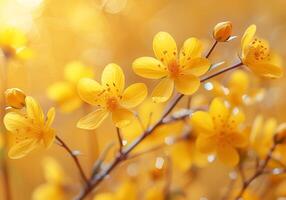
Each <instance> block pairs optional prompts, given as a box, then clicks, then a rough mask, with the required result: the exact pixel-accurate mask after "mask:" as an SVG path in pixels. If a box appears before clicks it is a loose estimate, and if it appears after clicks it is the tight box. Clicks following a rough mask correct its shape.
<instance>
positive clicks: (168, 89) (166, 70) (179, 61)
mask: <svg viewBox="0 0 286 200" xmlns="http://www.w3.org/2000/svg"><path fill="white" fill-rule="evenodd" d="M153 50H154V53H155V56H156V58H153V57H141V58H137V59H136V60H135V61H134V62H133V70H134V72H135V73H136V74H138V75H139V76H142V77H144V78H149V79H161V80H160V82H159V83H158V85H157V86H156V87H155V88H154V90H153V92H152V98H153V101H155V102H165V101H167V100H168V99H169V98H170V97H171V95H172V93H173V90H174V87H175V88H176V89H177V90H178V91H179V92H180V93H182V94H185V95H191V94H193V93H195V92H196V91H197V90H198V88H199V86H200V79H199V78H198V77H199V76H201V75H203V74H205V73H206V72H207V71H208V70H209V68H210V62H209V61H208V60H207V59H206V58H202V43H201V42H200V41H199V40H198V39H197V38H189V39H187V40H186V41H185V42H184V45H183V47H182V49H181V51H180V54H179V55H178V52H177V45H176V42H175V40H174V39H173V37H172V36H171V35H170V34H168V33H166V32H159V33H158V34H157V35H155V37H154V40H153Z"/></svg>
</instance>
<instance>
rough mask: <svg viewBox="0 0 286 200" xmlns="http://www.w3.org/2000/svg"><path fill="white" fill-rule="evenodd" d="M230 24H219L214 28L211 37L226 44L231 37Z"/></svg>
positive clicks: (228, 22)
mask: <svg viewBox="0 0 286 200" xmlns="http://www.w3.org/2000/svg"><path fill="white" fill-rule="evenodd" d="M231 32H232V23H231V22H230V21H227V22H220V23H218V24H217V25H215V27H214V31H213V37H214V39H215V40H216V41H218V42H226V41H227V40H228V39H229V37H230V36H231Z"/></svg>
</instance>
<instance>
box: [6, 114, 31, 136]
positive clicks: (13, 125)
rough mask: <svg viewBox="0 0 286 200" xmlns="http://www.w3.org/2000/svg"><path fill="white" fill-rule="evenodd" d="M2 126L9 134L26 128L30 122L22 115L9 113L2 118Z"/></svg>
mask: <svg viewBox="0 0 286 200" xmlns="http://www.w3.org/2000/svg"><path fill="white" fill-rule="evenodd" d="M3 121H4V125H5V127H6V129H7V130H8V131H10V132H11V133H16V132H17V131H18V130H19V129H23V128H27V127H28V126H29V124H30V122H29V121H28V120H27V118H25V117H24V116H23V115H21V114H19V113H16V112H9V113H7V114H6V115H5V116H4V119H3Z"/></svg>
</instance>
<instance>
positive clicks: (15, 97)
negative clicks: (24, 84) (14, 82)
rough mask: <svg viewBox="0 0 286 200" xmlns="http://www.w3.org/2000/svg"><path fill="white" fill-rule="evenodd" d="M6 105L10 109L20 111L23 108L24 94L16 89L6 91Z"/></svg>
mask: <svg viewBox="0 0 286 200" xmlns="http://www.w3.org/2000/svg"><path fill="white" fill-rule="evenodd" d="M4 95H5V100H6V104H7V105H8V106H10V107H12V108H16V109H21V108H23V107H24V106H25V98H26V95H25V93H24V92H23V91H22V90H20V89H18V88H10V89H7V90H6V91H5V93H4Z"/></svg>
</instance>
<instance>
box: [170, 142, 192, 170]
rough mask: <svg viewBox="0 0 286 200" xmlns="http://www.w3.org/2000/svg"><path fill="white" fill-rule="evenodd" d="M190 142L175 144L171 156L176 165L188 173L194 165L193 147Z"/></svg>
mask: <svg viewBox="0 0 286 200" xmlns="http://www.w3.org/2000/svg"><path fill="white" fill-rule="evenodd" d="M190 145H193V144H189V143H188V142H179V143H175V144H173V145H172V147H171V156H172V160H173V162H174V165H175V166H177V167H178V168H179V169H180V170H182V171H187V170H189V169H190V167H191V166H192V163H193V158H192V156H193V155H192V152H191V150H192V147H191V146H190Z"/></svg>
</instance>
